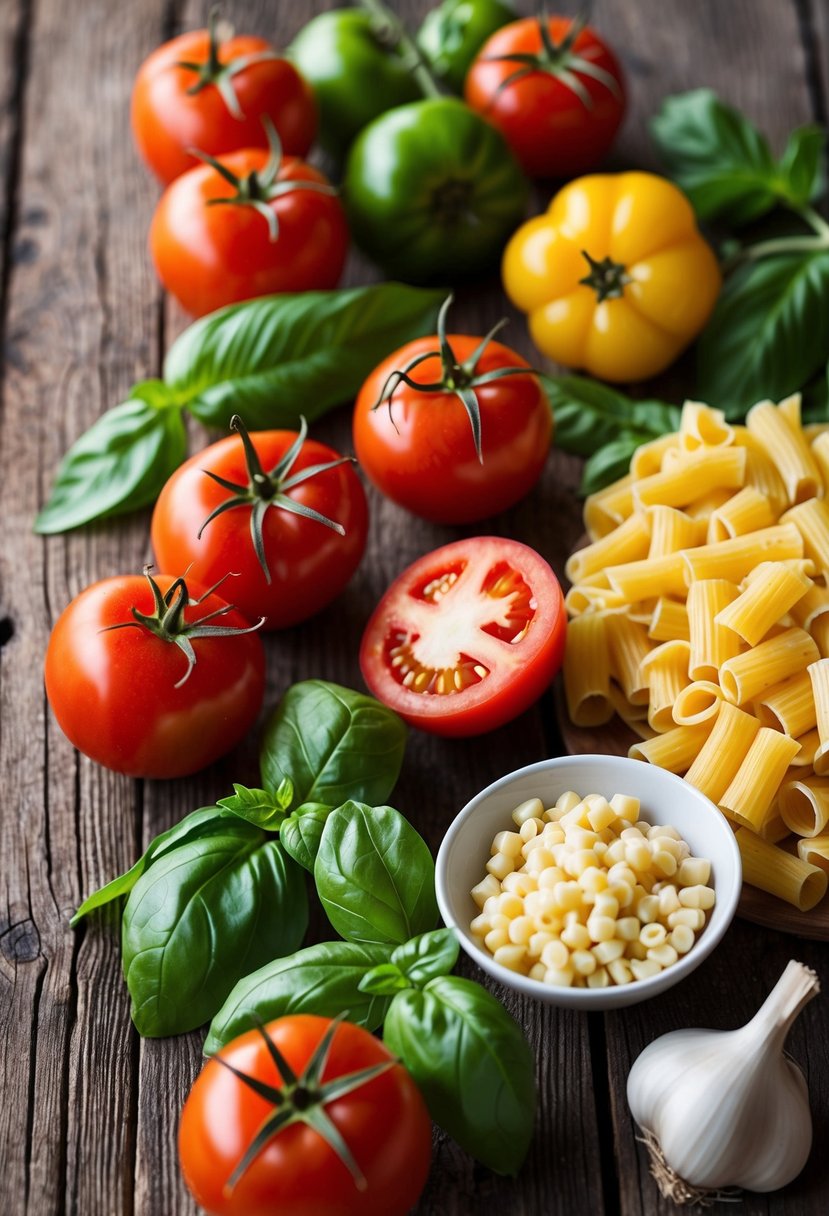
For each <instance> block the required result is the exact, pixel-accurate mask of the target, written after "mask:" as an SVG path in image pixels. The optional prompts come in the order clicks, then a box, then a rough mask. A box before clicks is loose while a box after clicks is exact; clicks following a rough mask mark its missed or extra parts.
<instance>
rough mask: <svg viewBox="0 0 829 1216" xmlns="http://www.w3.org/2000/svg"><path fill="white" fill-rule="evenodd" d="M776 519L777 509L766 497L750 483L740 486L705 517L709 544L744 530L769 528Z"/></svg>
mask: <svg viewBox="0 0 829 1216" xmlns="http://www.w3.org/2000/svg"><path fill="white" fill-rule="evenodd" d="M776 522H777V513H776V512H775V510H774V508H773V507H772V505H771V502H770V501H769V499H768V498H766V496H765V494H761V493H760V491H759V490H757V489H755V487H754V486H743V488H742V490H740V491H738V493H736V494H732V496H731V497H730V498H729V499H728V500H727V501H726V502H724V503H723V504H722V506H721V507H717V509H716V510H715V511H712V512H711V515H710V517H709V520H708V536H707V540H708V542H709V544H712V543H716V542H717V541H721V540H733V539H734V537H735V536H745V534H746V533H747V532H757V531H759V529H760V528H770V527H771V526H772V524H774V523H776Z"/></svg>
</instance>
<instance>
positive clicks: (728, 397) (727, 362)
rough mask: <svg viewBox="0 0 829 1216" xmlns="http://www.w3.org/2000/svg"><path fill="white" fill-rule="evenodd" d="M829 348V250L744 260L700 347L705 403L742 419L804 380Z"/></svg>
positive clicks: (796, 386)
mask: <svg viewBox="0 0 829 1216" xmlns="http://www.w3.org/2000/svg"><path fill="white" fill-rule="evenodd" d="M827 349H829V253H825V252H824V253H813V254H808V255H805V256H804V255H803V254H781V255H778V256H776V257H768V258H764V259H762V260H761V261H757V262H749V263H747V264H746V265H744V266H741V267H740V268H739V269H738V270H737V271H736V272H735V273H734V274H733V275H732V277H731V278H730V279H729V281H728V282H727V284H726V286H725V289H724V291H723V293H722V295H721V296H720V298H719V300H718V302H717V306H716V308H715V309H714V313H713V315H712V317H711V320H710V321H709V322H708V325H707V327H706V329H705V331H704V333H703V335H702V338H701V339H700V342H699V346H698V364H697V368H698V387H699V395H700V397H701V398H702V400H703V401H707V402H708V403H709V404H710V405H714V406H719V407H720V408H722V409H724V410H725V413H726V416H727V417H728V418H732V419H733V418H740V417H742V415H743V413H744V412H745V410H747V409H748V408H749V407H750V406H752V405H754V404H755V402H757V401H764V400H766V399H768V398H771V399H772V400H774V401H779V400H780V399H781V397H785V396H786V395H787V394H788V393H791V392H794V391H795V390H796V389H798V388H800V387H801V385H803V384H805V383H806V381H807V380H808V379H809V378H810V377H811V376H812V375H813V373H814V372H816V371H817V369H818V368H819V367H820V366H821V364H822V363H824V362H825V360H826V351H827Z"/></svg>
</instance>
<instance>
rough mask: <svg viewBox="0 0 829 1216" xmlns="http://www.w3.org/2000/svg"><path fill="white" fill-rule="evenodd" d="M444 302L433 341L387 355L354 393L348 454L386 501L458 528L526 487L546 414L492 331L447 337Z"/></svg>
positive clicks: (545, 404) (516, 359)
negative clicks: (353, 455) (354, 456)
mask: <svg viewBox="0 0 829 1216" xmlns="http://www.w3.org/2000/svg"><path fill="white" fill-rule="evenodd" d="M450 300H451V297H450ZM449 302H450V301H447V303H446V305H444V307H443V308H442V309H441V313H440V317H439V319H438V333H437V334H436V335H434V336H433V337H428V338H419V339H418V340H417V341H416V342H409V343H408V345H406V346H403V347H401V348H400V350H398V351H395V352H394V354H392V355H389V357H388V358H387V359H385V360H384V361H383V362H382V363H381V364H380V365H379V367H377V368H375V370H374V371H373V372H372V373H371V375H370V376H369V378H368V379H367V380H366V382H365V384H364V385H363V387H362V388H361V389H360V393H359V395H358V397H357V402H356V405H355V408H354V450H355V452H356V453H357V459H358V460H359V462H360V465H361V466H362V468H363V470H364V471H365V473H366V475H367V476H368V477H369V478H370V480H371V481H372V482H373V483H374V484H375V485H376V486H377V488H378V489H379V490H381V491H382V492H383V493H384V494H385V495H386V496H387V497H388V498H391V499H392V500H393V501H394V502H396V503H399V504H400V506H402V507H406V508H407V510H409V511H413V512H414V513H415V514H416V515H421V516H423V518H424V519H431V520H434V521H435V522H437V523H450V524H458V523H469V522H471V521H472V520H477V519H483V518H485V517H486V516H488V515H495V514H496V513H497V512H498V511H503V510H504V509H505V508H506V507H509V506H511V505H512V504H513V503H514V502H517V501H518V499H519V498H523V497H524V495H525V494H527V493H528V492H529V490H531V489H532V487H533V486H534V485H535V483H536V482H537V481H538V478H539V477H540V476H541V470H542V469H543V467H544V462H545V460H546V458H547V450H548V448H549V446H550V436H551V433H552V410H551V409H550V403H549V401H548V400H547V398H546V396H545V394H544V391H543V389H542V388H541V385H540V384H539V382H538V379H537V377H536V376H534V375H533V374H532V371H531V369H530V366H529V364H528V363H527V362H526V360H524V359H522V358H521V356H520V355H517V354H516V353H515V351H512V350H510V348H509V347H508V346H502V345H501V343H500V342H494V341H492V334H488V335H487V336H486V338H483V339H482V338H471V337H468V336H467V335H465V334H450V335H448V337H447V334H446V331H445V323H446V311H447V306H448V304H449ZM498 328H500V326H497V327H496V330H493V333H494V332H496V331H497V329H498ZM407 369H408V370H407ZM521 370H526V373H527V374H526V375H522V374H520V371H521ZM401 371H403V372H405V374H406V375H407V377H408V381H409V382H407V381H405V380H403V379H401V378H400V376H399V374H398V373H399V372H401ZM499 373H500V375H499ZM516 373H519V374H516ZM412 381H413V382H414V383H412ZM478 431H480V451H479V450H478V448H477V445H476V439H475V436H476V433H477V432H478Z"/></svg>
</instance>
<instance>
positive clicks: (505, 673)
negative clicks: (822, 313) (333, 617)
mask: <svg viewBox="0 0 829 1216" xmlns="http://www.w3.org/2000/svg"><path fill="white" fill-rule="evenodd" d="M564 636H565V613H564V601H563V597H562V594H561V588H560V586H559V583H558V580H557V579H556V577H555V575H554V574H553V572H552V570H551V569H550V567H549V566H548V565H547V563H546V562H545V561H544V559H543V558H542V557H540V556H539V554H537V553H536V552H535V551H534V550H532V549H530V548H529V547H528V546H527V545H522V544H520V543H519V542H518V541H514V540H505V539H502V538H499V537H476V538H473V539H471V540H463V541H456V542H455V543H453V544H451V545H445V546H443V548H441V549H437V550H435V552H434V553H429V554H426V555H425V556H424V557H422V558H420V559H419V560H418V561H417V562H415V563H414V564H413V565H412V566H410V567H409V569H408V570H406V571H404V573H403V574H401V575H400V577H399V578H398V579H396V580H395V582H394V583H392V585H391V587H390V588H389V590H388V591H387V592H386V595H385V596H384V597H383V599H382V600H381V602H380V604H379V605H378V607H377V609H376V610H375V612H374V614H373V615H372V617H371V620H370V621H369V623H368V625H367V627H366V631H365V634H364V635H363V642H362V647H361V651H360V666H361V668H362V671H363V676H364V678H365V681H366V683H367V684H368V686H369V688H370V689H371V691H372V692H373V693H374V695H375V696H377V697H379V699H380V700H381V701H384V702H385V703H386V704H387V705H389V706H391V708H392V709H394V710H396V711H397V713H399V714H400V715H401V717H403V718H405V719H406V721H408V722H411V723H412V724H413V725H415V726H419V727H421V728H422V729H424V730H429V731H432V732H434V733H435V734H441V735H452V736H461V735H474V734H479V733H482V732H483V731H487V730H492V729H494V728H495V727H497V726H500V725H502V724H503V723H504V722H508V721H509V720H510V719H512V718H514V717H516V716H517V715H518V714H519V713H521V712H522V711H523V710H525V709H527V708H528V706H530V705H531V704H532V703H533V701H535V700H536V699H537V698H538V697H539V696H540V695H541V693H542V692H543V691H544V689H545V688H547V686H548V685H549V684H550V682H551V681H552V679H553V676H554V675H555V673H556V671H557V670H558V668H559V667H560V666H561V661H562V657H563V652H564Z"/></svg>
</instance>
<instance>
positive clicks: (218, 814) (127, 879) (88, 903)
mask: <svg viewBox="0 0 829 1216" xmlns="http://www.w3.org/2000/svg"><path fill="white" fill-rule="evenodd" d="M234 819H235V816H234V815H231V813H230V812H229V811H224V810H221V809H220V808H219V807H217V806H205V807H202V808H201V810H198V811H193V812H192V813H191V814H190V815H186V816H185V817H184V819H182V820H181V822H180V823H177V824H175V826H174V827H171V828H169V829H168V830H167V831H166V832H162V833H161V834H160V835H159V836H156V837H155V839H154V840H152V841H151V842H150V844H149V846H148V847H147V851H146V853H144V855H143V856H142V857H139V859H138V861H137V862H136V863H135V865H134V866H133V867H132V868H131V869H129V870H127V872H126V873H125V874H121V875H119V877H118V878H113V880H112V882H108V883H107V884H106V886H104V887H101V888H100V889H99V890H98V891H94V892H93V893H92V895H90V896H88V898H87V899H85V900H84V901H83V903H82V904H81V906H80V907H79V908H78V910H77V912H76V913H75V915H74V916H73V917H72V919H71V921H70V922H69V923H70V925H76V924H77V923H78V921H79V920H80V919H81V918H82V917H84V916H87V915H88V914H89V913H90V912H94V910H95V909H96V908H102V907H103V906H104V905H105V904H109V903H112V901H113V900H116V899H119V898H120V897H121V896H122V895H129V893H130V891H131V890H132V889H133V887H134V886H135V884H136V883H137V882H138V880H139V878H140V877H141V875H142V874H143V873H144V871H145V870H146V869H148V867H149V866H151V865H152V863H153V862H154V861H155V860H156V858H158V857H163V856H164V854H165V853H169V852H170V851H171V850H172V849H175V848H178V846H179V845H182V844H185V843H186V842H187V841H189V840H196V839H198V837H200V836H208V835H210V834H211V833H215V832H217V831H221V829H222V826H223V822H222V821H223V820H224V821H226V820H230V821H231V822H233V821H234Z"/></svg>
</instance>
